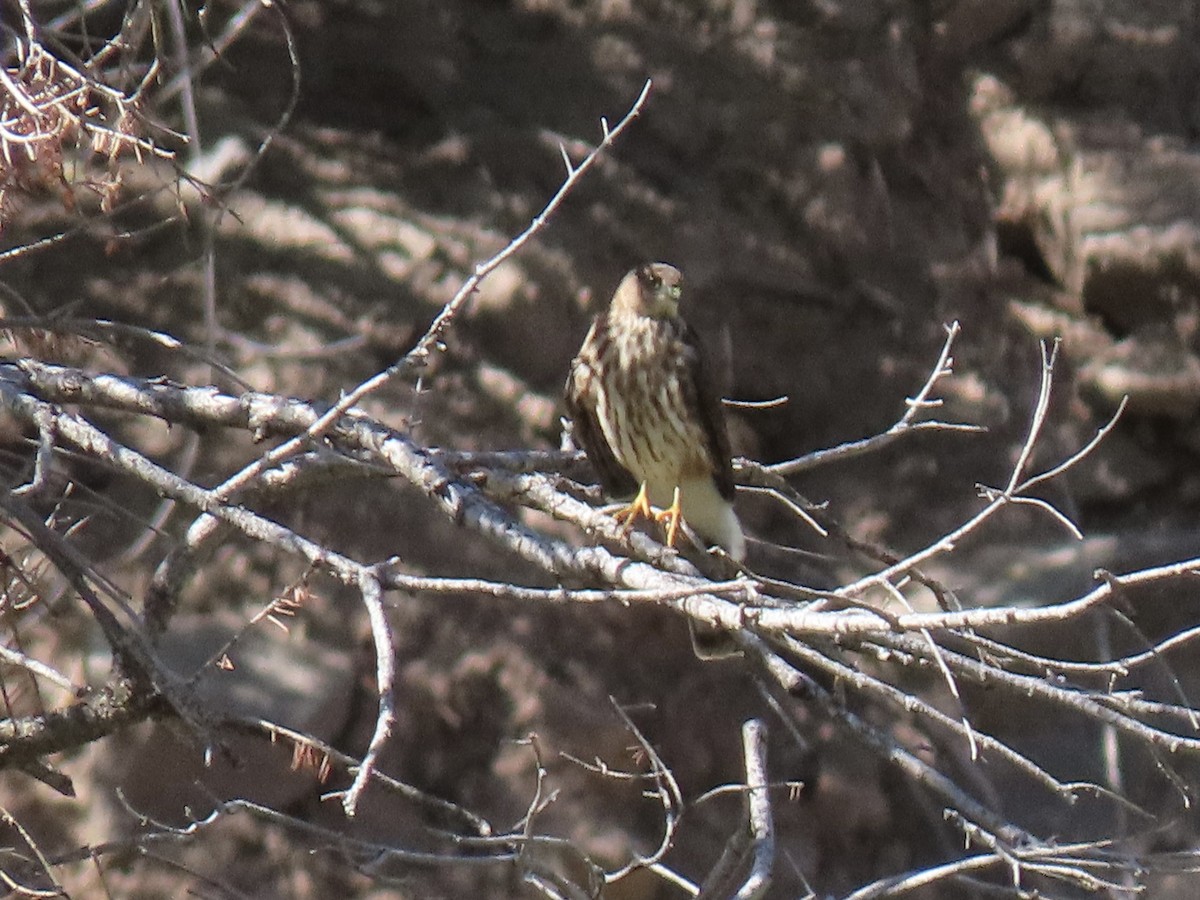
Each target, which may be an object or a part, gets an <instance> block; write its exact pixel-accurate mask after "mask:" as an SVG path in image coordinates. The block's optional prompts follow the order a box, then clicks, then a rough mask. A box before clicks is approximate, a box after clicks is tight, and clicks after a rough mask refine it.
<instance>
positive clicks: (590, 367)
mask: <svg viewBox="0 0 1200 900" xmlns="http://www.w3.org/2000/svg"><path fill="white" fill-rule="evenodd" d="M605 329H606V320H605V317H604V316H599V317H597V318H596V321H595V322H593V323H592V327H591V330H590V331H588V334H587V338H585V339H584V342H583V347H582V348H580V350H579V355H578V356H576V357H575V359H574V360H573V361H572V362H571V372H570V374H569V375H567V384H566V388H565V390H564V391H563V394H564V397H565V399H566V407H567V415H568V416H570V417H571V434H572V436H573V437H574V438H575V441H576V443H577V444H579V445H580V446H581V447H583V450H584V452H585V453H587V458H588V461H589V462H591V464H592V468H593V469H595V470H596V474H597V475H599V476H600V483H601V484H602V485H603V486H604V490H605V492H606V493H607V494H608V495H609V496H611V497H623V496H625V495H627V494H632V493H633V492H634V491H635V490H637V480H636V479H635V478H634V477H633V475H631V474H630V473H629V470H628V469H626V468H625V467H624V466H622V465H621V464H620V463H619V462H617V458H616V456H614V455H613V451H612V448H611V447H610V446H609V445H608V439H607V438H606V437H605V436H604V429H603V428H601V427H600V419H599V417H598V416H597V415H596V405H597V398H596V391H597V388H598V384H597V382H598V381H599V379H600V372H599V363H598V357H599V348H600V347H601V346H602V345H603V344H604V343H605V342H606V341H607V336H606V335H605V334H604V331H605Z"/></svg>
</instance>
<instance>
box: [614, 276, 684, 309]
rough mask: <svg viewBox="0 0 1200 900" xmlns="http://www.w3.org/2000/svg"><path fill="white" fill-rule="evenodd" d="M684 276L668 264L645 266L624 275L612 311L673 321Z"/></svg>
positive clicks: (615, 295)
mask: <svg viewBox="0 0 1200 900" xmlns="http://www.w3.org/2000/svg"><path fill="white" fill-rule="evenodd" d="M682 292H683V275H682V274H681V273H680V271H679V270H678V269H677V268H675V267H674V266H671V265H668V264H667V263H662V262H656V263H646V264H645V265H641V266H638V267H637V268H636V269H634V270H633V271H632V272H630V273H629V274H628V275H626V276H625V278H624V279H622V281H621V285H620V287H618V288H617V292H616V293H615V294H614V295H613V309H615V310H617V311H620V312H630V313H635V314H637V315H640V316H650V317H651V318H653V319H673V318H675V317H676V316H678V315H679V297H680V294H682Z"/></svg>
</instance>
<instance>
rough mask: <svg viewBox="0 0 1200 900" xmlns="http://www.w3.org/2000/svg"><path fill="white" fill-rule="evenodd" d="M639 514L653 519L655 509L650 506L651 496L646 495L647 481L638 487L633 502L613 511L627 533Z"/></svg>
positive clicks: (644, 517)
mask: <svg viewBox="0 0 1200 900" xmlns="http://www.w3.org/2000/svg"><path fill="white" fill-rule="evenodd" d="M638 516H641V517H642V518H643V519H653V518H654V517H655V516H654V510H653V509H651V507H650V498H649V497H648V496H647V495H646V483H645V482H644V481H643V482H642V486H641V488H639V489H638V492H637V496H636V497H634V498H633V502H632V503H630V504H629V505H628V506H626V507H625V508H624V509H619V510H617V511H616V512H615V513H613V518H614V519H616V520H617V522H619V523H620V524H622V525H624V526H625V533H626V534H628V533H629V530H630V529H631V528H633V523H634V522H636V521H637V519H638Z"/></svg>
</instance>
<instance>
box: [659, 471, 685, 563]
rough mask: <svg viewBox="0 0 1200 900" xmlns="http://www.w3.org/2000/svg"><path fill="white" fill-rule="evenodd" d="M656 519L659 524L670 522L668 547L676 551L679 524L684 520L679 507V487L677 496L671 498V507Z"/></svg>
mask: <svg viewBox="0 0 1200 900" xmlns="http://www.w3.org/2000/svg"><path fill="white" fill-rule="evenodd" d="M654 519H655V521H657V522H669V523H670V524H669V525H667V546H668V547H670V548H672V549H674V547H675V538H677V537H678V536H679V523H680V521H681V520H682V519H683V512H682V510H681V508H680V506H679V486H678V485H676V486H675V496H674V497H672V498H671V505H670V506H669V507H668V508H667V509H664V510H663V511H662V512H657V513H655V514H654Z"/></svg>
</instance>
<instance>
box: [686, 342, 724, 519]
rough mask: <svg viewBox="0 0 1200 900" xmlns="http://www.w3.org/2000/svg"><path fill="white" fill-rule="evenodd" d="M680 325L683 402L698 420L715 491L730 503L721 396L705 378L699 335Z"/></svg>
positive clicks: (712, 381)
mask: <svg viewBox="0 0 1200 900" xmlns="http://www.w3.org/2000/svg"><path fill="white" fill-rule="evenodd" d="M681 324H682V326H683V334H682V335H681V338H682V342H683V345H684V346H685V347H686V348H687V349H686V352H685V353H684V354H683V360H682V362H683V369H684V373H683V374H684V377H683V378H682V379H681V381H682V382H683V385H684V387H683V389H684V391H685V392H689V393H690V394H691V396H689V397H686V398H685V402H686V403H687V404H688V406H689V407H690V408H691V409H694V410H695V411H696V416H697V418H698V419H699V421H700V428H701V430H702V431H703V432H704V438H705V440H704V444H705V446H704V450H705V453H706V455H707V456H708V463H709V466H710V467H711V469H712V476H713V481H714V482H715V483H716V485H717V490H718V491H719V492H720V494H721V496H722V497H724V498H725V499H726V500H728V501H730V502H731V503H732V502H733V496H734V494H735V493H736V490H735V488H734V485H733V459H732V450H731V449H730V446H729V430H728V428H727V427H726V426H725V411H724V410H723V409H722V408H721V395H720V393H719V392H718V391H717V387H716V382H715V381H714V380H713V379H712V377H711V376H710V375H709V371H708V361H707V359H706V358H705V355H704V347H703V346H702V344H701V343H700V336H699V335H698V334H696V332H695V330H693V328H692V326H691V325H688V324H687V323H686V322H681Z"/></svg>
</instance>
